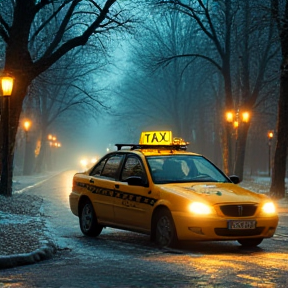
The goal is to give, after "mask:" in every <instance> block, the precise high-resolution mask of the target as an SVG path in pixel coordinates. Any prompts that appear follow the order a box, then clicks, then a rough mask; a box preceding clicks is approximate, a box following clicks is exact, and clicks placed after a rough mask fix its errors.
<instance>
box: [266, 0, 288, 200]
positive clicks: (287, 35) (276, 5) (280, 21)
mask: <svg viewBox="0 0 288 288" xmlns="http://www.w3.org/2000/svg"><path fill="white" fill-rule="evenodd" d="M281 4H282V5H281ZM271 8H272V15H273V18H274V20H275V22H276V24H277V28H278V34H279V41H280V44H281V55H282V63H281V68H280V69H281V74H280V98H279V102H278V120H277V143H276V150H275V155H274V168H273V170H272V183H271V187H270V194H271V196H272V197H274V198H276V199H280V198H283V197H285V173H286V161H287V147H288V130H287V127H288V97H287V94H288V1H279V0H271Z"/></svg>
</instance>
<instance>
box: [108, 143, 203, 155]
mask: <svg viewBox="0 0 288 288" xmlns="http://www.w3.org/2000/svg"><path fill="white" fill-rule="evenodd" d="M115 146H117V148H118V150H117V152H121V151H122V152H126V153H127V152H129V153H134V154H142V155H144V156H157V155H183V154H185V155H198V156H201V154H198V153H193V152H187V151H186V148H187V147H183V146H180V145H139V144H115ZM123 147H125V148H124V149H123ZM127 147H130V149H129V148H127ZM114 152H115V151H114Z"/></svg>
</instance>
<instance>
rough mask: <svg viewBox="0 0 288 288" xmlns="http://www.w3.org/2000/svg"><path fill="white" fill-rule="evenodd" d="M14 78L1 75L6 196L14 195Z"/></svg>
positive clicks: (2, 181)
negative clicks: (10, 172)
mask: <svg viewBox="0 0 288 288" xmlns="http://www.w3.org/2000/svg"><path fill="white" fill-rule="evenodd" d="M13 83H14V79H13V78H12V77H9V76H4V77H1V88H2V96H3V98H2V101H3V106H2V107H3V110H2V112H3V114H2V117H3V118H2V121H1V122H2V141H3V145H2V172H1V194H3V195H5V196H12V187H11V183H12V179H10V180H11V181H10V182H9V179H8V178H9V169H10V167H9V164H10V141H9V140H10V139H9V137H10V133H9V130H10V124H9V117H10V116H9V112H10V96H11V94H12V89H13Z"/></svg>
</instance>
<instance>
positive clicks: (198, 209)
mask: <svg viewBox="0 0 288 288" xmlns="http://www.w3.org/2000/svg"><path fill="white" fill-rule="evenodd" d="M189 211H190V212H192V213H194V214H200V215H208V214H211V213H212V209H211V207H210V206H208V205H206V204H203V203H201V202H193V203H191V204H190V205H189Z"/></svg>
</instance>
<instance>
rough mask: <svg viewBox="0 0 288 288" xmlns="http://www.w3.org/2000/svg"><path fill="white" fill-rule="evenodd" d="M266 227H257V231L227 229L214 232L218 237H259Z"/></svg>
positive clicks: (217, 229)
mask: <svg viewBox="0 0 288 288" xmlns="http://www.w3.org/2000/svg"><path fill="white" fill-rule="evenodd" d="M264 229H265V227H257V228H256V229H241V230H230V229H227V228H215V229H214V231H215V233H216V235H218V236H257V235H260V234H261V233H262V232H263V230H264Z"/></svg>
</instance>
